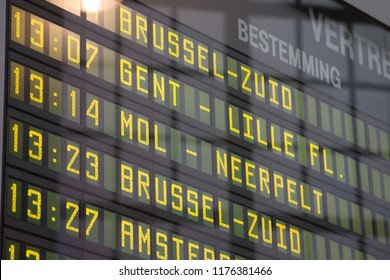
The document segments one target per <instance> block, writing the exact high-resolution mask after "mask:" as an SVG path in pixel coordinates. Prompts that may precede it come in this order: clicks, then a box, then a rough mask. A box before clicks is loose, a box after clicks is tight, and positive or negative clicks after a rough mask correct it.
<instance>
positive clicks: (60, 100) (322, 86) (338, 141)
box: [0, 0, 390, 260]
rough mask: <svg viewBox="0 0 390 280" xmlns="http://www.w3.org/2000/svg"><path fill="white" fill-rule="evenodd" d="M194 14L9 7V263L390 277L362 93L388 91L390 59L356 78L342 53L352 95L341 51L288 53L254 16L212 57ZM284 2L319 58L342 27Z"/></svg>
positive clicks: (377, 55)
mask: <svg viewBox="0 0 390 280" xmlns="http://www.w3.org/2000/svg"><path fill="white" fill-rule="evenodd" d="M218 1H219V0H217V2H218ZM169 2H170V1H168V2H167V3H166V4H165V5H167V6H166V7H170V3H169ZM188 2H189V1H186V0H183V3H180V4H177V8H178V15H177V18H171V17H169V16H167V15H165V14H166V13H168V14H169V12H167V11H166V10H165V9H164V8H158V7H156V6H155V5H154V4H153V3H152V4H151V3H150V1H148V0H144V1H138V2H137V1H116V0H109V1H100V4H101V5H100V7H99V9H98V10H90V9H89V8H88V5H87V4H86V3H84V1H82V0H64V1H51V0H47V1H28V0H26V1H22V0H12V1H9V3H7V15H8V17H7V18H8V23H7V28H8V29H7V34H6V35H7V41H6V42H4V46H5V52H6V75H5V77H4V81H5V89H4V95H1V96H0V97H1V98H3V100H4V103H5V108H4V110H3V112H2V114H3V118H4V125H3V127H4V129H3V133H2V135H3V136H2V137H3V142H4V143H5V145H4V147H3V150H4V155H3V157H2V159H1V160H2V166H4V168H3V170H2V174H3V177H2V178H1V185H2V189H1V196H2V201H3V204H1V219H2V222H1V235H0V239H1V240H2V242H3V250H2V258H3V259H68V258H75V259H79V258H91V259H92V258H100V259H189V260H193V259H206V260H213V259H264V258H266V259H389V258H390V212H389V208H390V161H389V160H390V158H389V157H390V154H389V153H390V148H389V147H390V142H389V138H390V134H389V133H390V127H389V120H390V117H389V116H388V113H386V112H381V111H380V109H376V108H381V104H387V103H388V102H389V98H388V97H387V96H385V95H383V96H381V97H378V96H377V95H376V94H374V93H373V94H372V97H370V99H371V100H368V99H364V98H367V97H365V96H366V95H364V94H363V93H360V91H362V92H364V93H366V91H367V88H368V89H370V90H371V89H372V91H373V92H374V91H375V90H378V91H386V90H388V89H389V88H390V86H389V82H388V81H385V82H384V83H382V82H383V79H387V78H388V77H387V76H389V79H390V75H388V74H389V72H390V67H389V65H390V62H389V59H388V53H389V51H388V49H389V47H388V43H383V44H384V45H383V46H377V45H376V44H378V43H377V41H375V38H372V39H370V40H373V41H370V40H369V39H367V42H368V43H367V44H368V45H370V46H371V47H367V50H365V48H366V47H364V46H361V45H354V48H355V49H357V50H358V51H359V50H360V47H362V48H363V49H362V50H361V51H362V52H360V53H361V54H362V55H363V54H365V52H363V51H364V50H365V51H366V52H368V54H367V55H368V56H367V57H366V59H367V62H365V61H364V59H362V56H360V57H359V58H358V57H355V56H354V54H355V53H353V52H352V51H353V50H354V48H353V47H352V46H350V44H353V43H354V41H347V40H346V39H347V38H346V37H342V38H341V43H340V44H341V45H340V46H337V47H338V50H339V51H338V53H339V54H341V55H343V56H347V55H346V50H348V52H349V59H350V60H352V62H350V63H351V65H350V68H348V67H347V68H348V69H352V68H353V67H355V68H356V69H355V71H356V75H357V76H356V79H352V80H349V81H345V80H343V79H341V78H342V77H343V73H344V70H345V69H344V68H345V67H344V66H343V68H341V67H340V66H339V62H338V61H337V62H335V60H336V59H333V57H332V56H331V55H328V50H327V51H325V50H326V49H325V50H324V48H330V49H332V47H333V51H335V46H336V45H334V44H335V42H332V41H331V42H328V43H327V45H325V46H321V47H319V48H318V50H313V49H312V47H306V46H305V44H303V45H302V46H301V47H298V48H295V49H294V46H295V45H294V44H290V43H286V42H284V41H283V40H282V39H281V38H277V37H276V35H275V36H274V35H272V34H279V33H278V32H280V31H278V28H276V27H275V30H273V32H270V33H267V32H266V28H265V27H266V25H264V29H261V28H259V27H258V26H256V25H255V24H252V23H251V21H249V19H248V18H250V15H251V12H248V11H247V9H242V13H245V15H243V14H241V16H242V17H241V16H240V17H238V18H236V17H235V16H233V15H231V16H230V17H231V18H230V17H229V16H227V15H226V16H227V19H226V20H227V22H226V26H228V27H231V26H232V22H233V23H234V25H233V26H234V27H235V29H231V30H233V31H231V32H227V34H225V35H226V36H225V38H224V40H221V36H220V34H217V33H218V32H217V33H215V36H212V35H210V34H211V33H212V32H214V31H215V29H216V28H217V29H218V28H219V27H217V26H214V25H213V26H211V25H210V30H209V31H208V30H206V31H205V29H204V27H202V22H201V21H202V19H201V18H202V17H195V16H194V15H195V14H196V13H195V12H193V11H192V10H191V9H190V12H189V13H190V14H191V15H193V16H194V17H188V19H186V18H184V19H183V17H182V16H181V15H182V9H184V10H185V9H186V8H188V6H186V5H189V4H188ZM227 2H228V3H227V4H226V5H227V7H230V6H234V5H235V4H234V3H233V1H231V2H230V1H227ZM249 2H250V1H243V4H242V5H243V7H249V6H250V5H252V4H250V3H249ZM276 2H277V3H278V4H275V11H277V9H278V7H279V6H280V7H284V8H285V9H286V11H287V12H286V13H287V14H288V16H289V17H291V18H294V19H295V17H296V12H297V11H298V10H299V11H300V12H302V15H303V17H304V18H306V19H307V22H309V23H310V21H311V26H313V28H314V35H312V36H314V37H313V40H314V41H316V42H319V41H321V40H322V37H321V34H322V36H325V35H324V34H323V33H321V32H322V29H320V24H321V20H320V19H321V17H323V18H325V19H326V20H328V19H330V18H332V17H336V16H335V15H333V14H331V13H330V14H329V15H328V14H326V13H327V12H329V10H328V9H325V8H324V9H322V10H321V9H317V7H315V6H313V7H312V6H307V7H303V6H302V7H301V6H299V7H297V6H296V5H295V4H294V5H293V4H291V5H287V4H285V3H282V2H280V1H278V0H276ZM279 2H280V3H279ZM321 2H323V4H324V7H328V6H329V7H330V6H331V5H337V6H340V9H343V11H345V12H346V13H348V15H350V16H349V17H347V18H348V20H352V21H353V20H358V22H361V21H362V20H363V21H364V22H367V23H368V21H366V20H365V19H362V18H361V17H360V16H358V15H357V14H355V13H353V12H351V11H349V10H348V9H346V7H344V6H342V5H341V4H339V3H333V1H331V0H329V1H328V0H323V1H321ZM328 2H330V3H328ZM199 5H200V7H204V6H206V7H207V9H210V10H213V9H215V7H212V6H213V5H211V4H205V3H203V2H202V1H201V3H199ZM215 5H216V6H218V4H215ZM183 7H184V8H183ZM224 9H225V10H226V9H227V8H223V7H222V6H221V7H220V9H218V10H221V11H224ZM256 9H257V8H253V9H251V10H256ZM238 10H239V9H238ZM202 11H203V10H202ZM214 11H215V10H214ZM192 13H195V14H192ZM235 13H238V14H240V13H241V12H240V11H234V13H233V14H235ZM323 13H324V14H325V15H324V14H323ZM276 14H277V13H276ZM204 16H205V18H208V16H207V13H205V14H204ZM191 18H192V19H191ZM216 18H217V17H216ZM244 18H245V19H244ZM181 21H184V22H185V23H186V24H182V23H181ZM191 21H192V23H193V25H191V24H189V23H188V22H191ZM339 21H340V22H341V23H340V26H341V27H340V30H341V31H340V32H341V35H339V36H347V35H348V34H350V32H351V31H349V29H345V28H346V27H344V22H343V19H337V22H339ZM353 22H354V21H353ZM369 24H371V25H372V26H373V28H377V29H378V30H380V32H385V33H384V34H387V33H388V30H387V29H385V28H384V27H383V26H380V27H379V25H378V24H376V23H372V22H370V23H369ZM237 25H238V26H237ZM311 26H310V25H308V26H307V28H311ZM321 26H322V25H321ZM237 27H238V30H237ZM305 28H306V27H305ZM305 28H303V29H302V30H304V29H305ZM324 28H325V27H324ZM343 28H344V29H343ZM222 29H223V28H222V27H221V28H220V30H219V29H218V30H217V31H220V33H222V32H223V30H222ZM287 29H288V28H287V27H286V30H287ZM270 30H272V28H271V29H270ZM302 30H298V31H297V32H298V33H299V32H303V31H302ZM224 32H225V31H224ZM316 32H317V33H316ZM323 32H325V31H323ZM343 32H344V33H343ZM236 33H237V34H236ZM287 33H288V32H287V31H286V33H285V35H286V37H288V36H287V35H288V34H287ZM302 34H303V35H302ZM302 34H301V35H302V36H304V33H302ZM335 34H336V33H335ZM343 34H344V35H343ZM351 34H352V33H351ZM381 34H382V33H381ZM236 35H237V38H238V39H237V38H233V37H234V36H236ZM328 35H329V34H328ZM232 36H233V37H232ZM329 36H330V35H329ZM335 36H336V35H335ZM272 38H275V39H272ZM309 38H310V36H309V35H308V39H307V40H308V41H310V39H309ZM343 38H344V41H342V39H343ZM358 38H359V37H358ZM236 39H237V40H238V41H240V42H238V43H237V42H236V41H237V40H236ZM269 40H271V41H269ZM351 40H352V39H351ZM374 41H375V42H374ZM243 42H247V44H248V46H247V48H244V47H242V48H241V47H239V46H242V43H243ZM359 42H360V43H362V42H363V41H359ZM284 43H285V44H284ZM240 44H241V45H240ZM386 44H387V45H386ZM267 46H268V50H267ZM329 46H330V47H329ZM379 47H380V48H379ZM277 48H279V50H278V52H276V51H275V50H276V49H277ZM301 48H302V49H301ZM343 48H344V49H343ZM376 48H378V52H375V50H376ZM379 49H380V50H382V51H379ZM271 50H272V51H271ZM294 50H295V51H294ZM256 51H262V52H263V53H264V54H267V53H268V55H269V56H270V58H272V57H273V58H272V59H274V58H275V59H279V60H281V61H282V62H283V63H284V64H290V65H291V64H293V65H295V70H296V71H297V72H299V73H301V74H299V75H298V74H296V73H295V72H294V73H292V72H291V71H289V69H288V67H287V66H286V65H285V67H283V66H281V65H280V63H279V64H278V63H275V64H273V63H271V62H270V61H272V60H268V58H264V59H260V58H261V57H262V56H261V55H260V56H259V54H258V53H256ZM343 51H344V53H343ZM315 53H319V54H317V55H318V57H317V56H316V55H315ZM264 54H263V55H264ZM287 54H289V57H288V58H287V57H286V55H287ZM259 57H260V58H259ZM319 57H322V58H319ZM324 57H325V58H324ZM352 57H353V58H354V59H352ZM357 59H359V61H357ZM284 64H283V65H284ZM365 64H368V68H369V69H368V71H371V72H369V74H367V73H365V71H363V70H362V69H360V68H362V67H363V66H364V65H365ZM378 69H380V72H379V70H378ZM298 70H299V71H298ZM352 72H353V71H352ZM372 72H374V74H375V75H379V76H380V77H381V78H380V79H379V78H378V83H374V84H375V85H373V83H372V82H371V78H372V75H374V74H373V73H372ZM308 76H310V78H308ZM337 78H339V79H340V80H337ZM365 78H366V79H367V81H366V80H365ZM313 80H314V81H313ZM360 80H362V84H363V86H362V85H361V83H360ZM374 80H375V79H374ZM369 81H370V82H369ZM375 81H376V80H375ZM329 88H331V89H329ZM335 89H337V90H339V92H338V95H334V94H333V93H334V90H335ZM1 90H3V89H1ZM345 91H347V92H348V96H350V97H351V98H347V94H345ZM1 92H2V91H1ZM332 94H333V95H332ZM362 96H363V97H362ZM370 96H371V95H370ZM361 100H365V102H366V103H367V106H366V107H367V108H366V107H365V106H363V105H362V101H361ZM371 102H372V103H371ZM386 102H387V103H386ZM363 103H364V102H363ZM26 232H29V235H26V238H25V239H22V237H20V236H22V235H23V236H24V234H25V233H26ZM10 233H12V234H14V235H12V234H10ZM13 236H15V237H13ZM35 238H37V240H38V239H39V240H40V241H39V242H38V241H37V242H36V241H35V240H34V239H35ZM56 244H57V245H58V246H59V247H58V248H61V249H60V250H57V247H56ZM61 246H63V247H61ZM68 247H70V248H71V249H69V248H68ZM72 248H73V249H72Z"/></svg>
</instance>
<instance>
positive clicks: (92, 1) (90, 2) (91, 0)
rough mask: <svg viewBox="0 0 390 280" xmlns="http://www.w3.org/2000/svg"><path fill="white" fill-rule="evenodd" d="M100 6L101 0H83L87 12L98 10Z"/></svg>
mask: <svg viewBox="0 0 390 280" xmlns="http://www.w3.org/2000/svg"><path fill="white" fill-rule="evenodd" d="M100 6H101V0H82V7H83V10H84V11H86V12H98V11H99V9H100Z"/></svg>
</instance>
